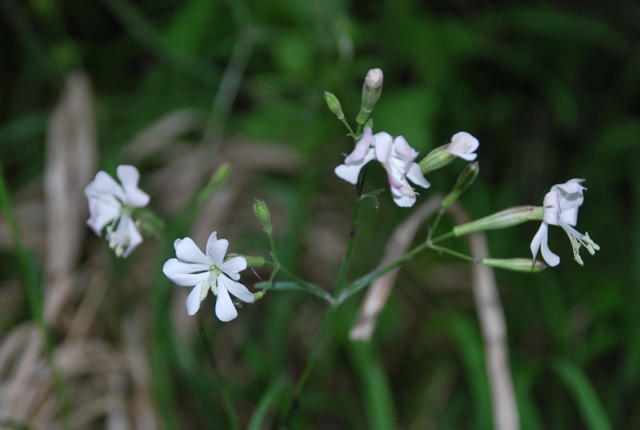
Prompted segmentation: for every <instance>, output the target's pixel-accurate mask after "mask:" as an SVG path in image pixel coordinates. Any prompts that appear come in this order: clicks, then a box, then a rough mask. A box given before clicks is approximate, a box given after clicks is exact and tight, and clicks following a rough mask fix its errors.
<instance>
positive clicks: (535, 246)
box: [529, 222, 549, 260]
mask: <svg viewBox="0 0 640 430" xmlns="http://www.w3.org/2000/svg"><path fill="white" fill-rule="evenodd" d="M548 231H549V227H548V226H547V224H546V223H544V222H543V223H542V224H540V228H539V229H538V231H537V232H536V234H535V236H533V240H532V241H531V244H530V245H529V248H530V249H531V254H532V255H533V259H534V260H535V259H536V257H537V256H538V251H539V250H540V244H541V243H542V240H543V239H544V240H546V237H547V234H548Z"/></svg>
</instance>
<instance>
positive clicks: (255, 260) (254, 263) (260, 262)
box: [225, 254, 264, 267]
mask: <svg viewBox="0 0 640 430" xmlns="http://www.w3.org/2000/svg"><path fill="white" fill-rule="evenodd" d="M235 257H242V258H244V259H245V260H246V261H247V267H262V266H264V257H254V256H252V255H243V254H227V256H226V257H225V261H227V260H231V259H233V258H235Z"/></svg>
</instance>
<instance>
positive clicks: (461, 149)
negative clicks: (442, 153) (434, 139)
mask: <svg viewBox="0 0 640 430" xmlns="http://www.w3.org/2000/svg"><path fill="white" fill-rule="evenodd" d="M479 146H480V142H478V139H476V138H475V137H473V136H472V135H470V134H469V133H467V132H466V131H460V132H458V133H456V134H454V135H453V137H452V138H451V143H449V146H448V148H447V152H449V154H451V155H455V156H456V157H459V158H462V159H463V160H467V161H473V160H475V159H476V156H477V154H472V152H473V151H475V150H476V149H478V147H479Z"/></svg>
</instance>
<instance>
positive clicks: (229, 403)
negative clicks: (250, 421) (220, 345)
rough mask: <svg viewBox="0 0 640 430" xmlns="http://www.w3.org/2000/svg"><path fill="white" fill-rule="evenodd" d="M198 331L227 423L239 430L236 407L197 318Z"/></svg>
mask: <svg viewBox="0 0 640 430" xmlns="http://www.w3.org/2000/svg"><path fill="white" fill-rule="evenodd" d="M198 333H199V334H200V340H201V341H202V344H203V345H204V348H205V350H206V351H207V356H208V357H209V364H210V365H211V368H212V369H213V374H214V376H215V379H216V383H217V384H218V387H219V388H220V393H221V394H222V401H223V403H224V408H225V409H226V411H227V416H228V417H229V424H230V426H231V427H230V428H231V429H232V430H240V424H239V422H238V415H237V414H236V409H235V407H234V406H233V400H232V399H231V395H230V394H229V390H227V385H226V384H225V382H224V379H223V378H222V375H221V374H220V370H219V369H218V366H217V365H216V361H215V359H214V357H213V353H212V352H211V351H212V349H211V343H210V342H209V338H208V337H207V333H206V332H205V331H204V327H203V326H202V322H201V321H200V320H199V319H198Z"/></svg>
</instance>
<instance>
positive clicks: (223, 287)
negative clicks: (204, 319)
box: [162, 231, 254, 322]
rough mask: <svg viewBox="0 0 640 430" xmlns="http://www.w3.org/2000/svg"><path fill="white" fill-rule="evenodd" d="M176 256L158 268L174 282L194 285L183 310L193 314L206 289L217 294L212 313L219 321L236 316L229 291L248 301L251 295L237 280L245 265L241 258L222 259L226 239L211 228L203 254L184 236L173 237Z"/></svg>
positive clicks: (229, 319) (180, 284) (226, 246)
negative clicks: (185, 309)
mask: <svg viewBox="0 0 640 430" xmlns="http://www.w3.org/2000/svg"><path fill="white" fill-rule="evenodd" d="M173 246H174V248H175V249H176V256H177V257H178V258H171V259H169V260H168V261H167V262H166V263H165V264H164V267H163V268H162V271H163V272H164V274H165V275H166V276H167V278H169V279H170V280H171V281H172V282H174V283H175V284H176V285H179V286H181V287H189V286H192V285H195V287H194V288H193V290H191V292H190V293H189V296H188V297H187V312H188V313H189V315H194V314H195V313H196V312H198V309H200V302H201V301H203V300H204V299H205V298H206V297H207V294H208V293H209V290H211V291H212V292H213V294H214V295H216V296H218V298H217V300H216V316H217V317H218V319H220V321H225V322H226V321H231V320H232V319H234V318H235V317H237V316H238V311H237V310H236V308H235V306H234V305H233V302H232V301H231V297H230V296H229V293H231V294H233V295H234V296H236V297H237V298H239V299H240V300H242V301H243V302H247V303H251V302H253V301H254V296H253V294H251V292H250V291H249V290H248V289H247V287H245V286H244V285H242V284H241V283H239V282H236V281H237V280H238V279H240V272H241V271H242V270H244V269H246V268H247V260H245V259H244V257H233V258H231V259H229V260H227V261H224V256H225V255H226V253H227V248H228V247H229V242H228V241H227V240H226V239H220V240H218V238H217V237H216V232H215V231H214V232H213V233H211V236H209V240H208V241H207V248H206V255H205V254H203V253H202V251H200V249H199V248H198V246H197V245H196V244H195V243H194V242H193V240H191V239H190V238H188V237H185V238H184V239H177V240H176V241H175V243H174V244H173Z"/></svg>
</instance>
